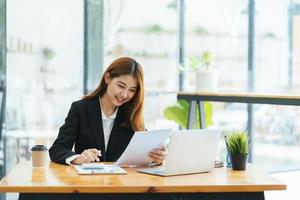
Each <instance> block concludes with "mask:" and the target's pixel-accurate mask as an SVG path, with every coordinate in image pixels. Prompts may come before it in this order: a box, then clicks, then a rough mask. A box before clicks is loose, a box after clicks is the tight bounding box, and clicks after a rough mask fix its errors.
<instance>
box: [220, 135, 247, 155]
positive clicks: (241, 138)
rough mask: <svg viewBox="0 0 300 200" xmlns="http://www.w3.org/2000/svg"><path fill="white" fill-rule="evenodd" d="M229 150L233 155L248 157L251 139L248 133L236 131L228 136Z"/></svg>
mask: <svg viewBox="0 0 300 200" xmlns="http://www.w3.org/2000/svg"><path fill="white" fill-rule="evenodd" d="M225 141H226V145H227V149H228V151H229V152H230V154H231V155H234V154H236V155H247V154H248V152H249V137H248V133H247V132H246V131H234V132H232V133H231V134H229V135H227V136H226V139H225Z"/></svg>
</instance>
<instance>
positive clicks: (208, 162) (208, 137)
mask: <svg viewBox="0 0 300 200" xmlns="http://www.w3.org/2000/svg"><path fill="white" fill-rule="evenodd" d="M219 139H220V130H216V129H199V130H180V131H175V132H173V133H172V134H171V136H170V143H169V145H168V155H167V157H166V160H165V165H164V166H162V167H153V168H139V169H137V171H138V172H142V173H147V174H153V175H159V176H173V175H181V174H192V173H201V172H209V171H211V170H213V169H214V165H215V159H216V156H217V151H218V144H219Z"/></svg>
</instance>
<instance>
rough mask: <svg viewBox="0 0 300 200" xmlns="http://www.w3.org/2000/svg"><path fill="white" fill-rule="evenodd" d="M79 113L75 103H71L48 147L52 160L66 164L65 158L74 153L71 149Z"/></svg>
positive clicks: (76, 130) (75, 134) (75, 136)
mask: <svg viewBox="0 0 300 200" xmlns="http://www.w3.org/2000/svg"><path fill="white" fill-rule="evenodd" d="M78 127H79V114H78V112H76V107H75V103H72V105H71V108H70V110H69V113H68V116H67V117H66V119H65V123H64V124H63V125H62V126H61V127H60V129H59V133H58V136H57V138H56V140H55V141H54V143H53V144H52V146H51V148H50V149H49V155H50V159H51V161H53V162H56V163H61V164H66V162H65V161H66V159H67V158H68V157H70V156H73V155H75V154H76V153H75V152H73V151H72V148H73V146H74V143H75V140H76V138H77V134H78Z"/></svg>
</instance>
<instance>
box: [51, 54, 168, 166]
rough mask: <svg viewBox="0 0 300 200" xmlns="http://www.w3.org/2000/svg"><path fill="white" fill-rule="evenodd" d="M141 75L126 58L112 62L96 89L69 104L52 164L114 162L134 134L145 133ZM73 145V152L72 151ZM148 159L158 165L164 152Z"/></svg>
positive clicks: (153, 154) (154, 153)
mask: <svg viewBox="0 0 300 200" xmlns="http://www.w3.org/2000/svg"><path fill="white" fill-rule="evenodd" d="M143 106H144V75H143V70H142V67H141V65H140V64H139V63H137V62H136V61H135V60H134V59H132V58H129V57H123V58H119V59H117V60H115V61H113V62H112V63H111V64H110V65H109V67H108V68H107V69H106V71H105V72H104V75H103V77H102V80H101V82H100V84H99V86H98V87H97V88H96V90H95V91H93V92H92V93H91V94H89V95H86V96H84V97H83V99H81V100H79V101H76V102H73V103H72V105H71V108H70V111H69V113H68V116H67V117H66V119H65V123H64V125H63V126H62V127H61V128H60V129H59V134H58V137H57V138H56V140H55V141H54V143H53V145H52V147H51V148H50V150H49V154H50V158H51V160H52V161H54V162H57V163H62V164H78V165H79V164H82V163H86V162H94V161H112V162H113V161H116V160H117V159H118V158H119V157H120V156H121V154H122V153H123V151H124V150H125V148H126V147H127V145H128V143H129V141H130V139H131V137H132V136H133V134H134V132H135V131H143V130H145V126H144V118H143ZM74 145H75V152H74V151H72V148H73V146H74ZM149 156H150V157H151V159H152V160H153V162H155V163H157V164H160V163H162V162H163V160H164V159H165V156H166V151H165V149H161V150H160V149H153V150H152V151H151V152H150V154H149Z"/></svg>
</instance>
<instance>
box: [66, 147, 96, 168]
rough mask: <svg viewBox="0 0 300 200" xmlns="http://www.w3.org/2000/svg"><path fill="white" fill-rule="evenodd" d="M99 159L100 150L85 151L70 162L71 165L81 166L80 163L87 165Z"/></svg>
mask: <svg viewBox="0 0 300 200" xmlns="http://www.w3.org/2000/svg"><path fill="white" fill-rule="evenodd" d="M98 156H99V157H101V150H98V149H86V150H84V151H83V152H82V153H81V154H80V156H78V157H77V158H75V159H74V160H72V162H71V163H72V164H75V165H81V164H82V163H89V162H94V161H100V159H99V158H98Z"/></svg>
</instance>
